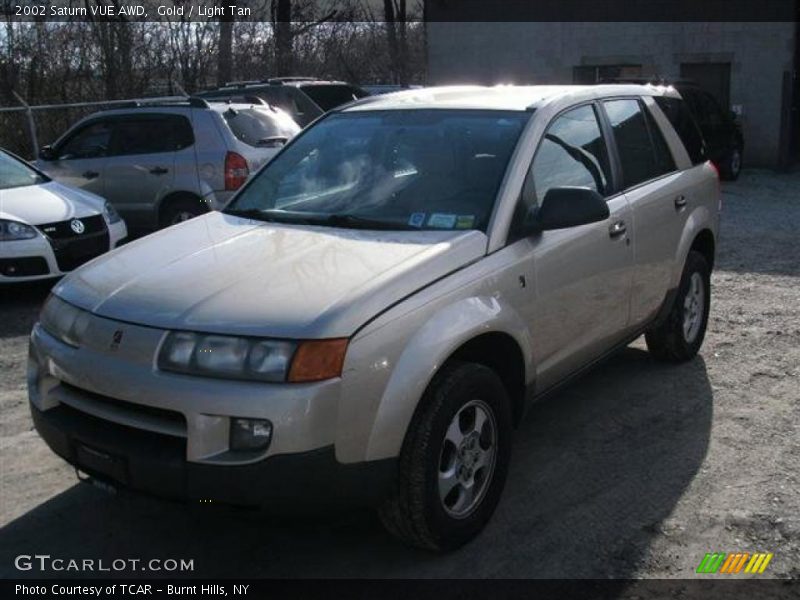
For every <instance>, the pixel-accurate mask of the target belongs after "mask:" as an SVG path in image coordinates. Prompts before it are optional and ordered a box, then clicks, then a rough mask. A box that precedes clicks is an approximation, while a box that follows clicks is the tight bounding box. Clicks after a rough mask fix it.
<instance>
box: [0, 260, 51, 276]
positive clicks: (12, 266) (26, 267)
mask: <svg viewBox="0 0 800 600" xmlns="http://www.w3.org/2000/svg"><path fill="white" fill-rule="evenodd" d="M49 272H50V268H49V267H48V266H47V261H46V260H45V259H44V258H42V257H41V256H20V257H19V258H0V273H2V274H3V275H5V276H6V277H32V276H34V275H47V274H48V273H49Z"/></svg>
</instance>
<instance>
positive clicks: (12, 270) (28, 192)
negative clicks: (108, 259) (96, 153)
mask: <svg viewBox="0 0 800 600" xmlns="http://www.w3.org/2000/svg"><path fill="white" fill-rule="evenodd" d="M127 234H128V232H127V229H126V227H125V223H124V221H123V220H122V219H121V218H120V217H119V215H118V214H117V212H116V211H115V210H114V208H113V207H112V206H111V205H110V204H109V203H108V202H106V201H105V200H104V199H103V198H101V197H99V196H96V195H94V194H90V193H88V192H84V191H82V190H78V189H75V188H71V187H68V186H66V185H62V184H60V183H57V182H55V181H53V180H52V179H50V178H49V177H48V176H47V175H45V174H44V173H42V172H41V171H39V170H38V169H36V168H34V167H33V166H31V165H30V164H28V163H27V162H25V161H24V160H22V159H21V158H19V157H18V156H16V155H14V154H11V153H10V152H6V151H4V150H0V284H3V283H9V282H21V281H33V280H37V279H48V278H51V277H60V276H61V275H63V274H65V273H67V272H69V271H72V270H73V269H75V268H76V267H78V266H80V265H82V264H83V263H85V262H86V261H88V260H91V259H93V258H95V257H96V256H99V255H101V254H103V253H104V252H108V251H109V250H110V249H112V248H115V247H117V245H119V243H120V242H122V240H124V239H125V237H126V236H127Z"/></svg>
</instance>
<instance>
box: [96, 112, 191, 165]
mask: <svg viewBox="0 0 800 600" xmlns="http://www.w3.org/2000/svg"><path fill="white" fill-rule="evenodd" d="M193 143H194V136H193V134H192V126H191V124H190V122H189V120H188V119H187V118H186V117H183V116H181V115H143V116H141V117H134V118H123V119H120V120H119V121H117V122H116V123H115V124H114V134H113V136H112V142H111V148H112V152H111V153H112V154H113V155H115V156H125V155H130V154H159V153H164V152H175V151H176V150H181V149H183V148H186V147H188V146H191V145H192V144H193Z"/></svg>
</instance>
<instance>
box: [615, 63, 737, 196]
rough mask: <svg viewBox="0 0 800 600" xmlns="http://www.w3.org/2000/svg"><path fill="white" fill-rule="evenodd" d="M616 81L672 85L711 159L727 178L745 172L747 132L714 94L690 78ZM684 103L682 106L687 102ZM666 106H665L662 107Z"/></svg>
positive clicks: (723, 176)
mask: <svg viewBox="0 0 800 600" xmlns="http://www.w3.org/2000/svg"><path fill="white" fill-rule="evenodd" d="M613 82H614V83H639V84H647V83H650V84H655V85H669V86H671V87H673V88H675V89H676V90H677V91H678V92H679V93H680V95H681V97H682V98H683V100H684V101H685V102H684V104H685V106H686V107H688V109H689V112H690V113H691V115H692V117H693V118H694V120H695V122H696V123H697V126H698V127H699V128H700V131H701V133H702V135H703V138H704V140H705V150H704V152H705V153H706V154H707V156H708V158H709V159H711V161H712V162H713V163H714V164H715V165H716V166H717V168H718V169H719V172H720V176H721V177H722V178H723V179H728V180H735V179H737V178H738V177H739V173H741V171H742V156H743V154H744V135H743V134H742V127H741V123H740V122H739V118H738V116H737V115H736V113H734V112H733V111H731V110H728V109H727V108H722V107H721V106H720V104H719V102H717V99H716V98H714V96H713V95H712V94H710V93H709V92H707V91H706V90H704V89H703V88H702V87H701V86H699V85H697V84H696V83H695V82H693V81H689V80H683V79H681V80H674V81H671V80H669V79H666V78H662V77H651V78H646V77H645V78H625V79H614V80H613ZM684 104H682V106H683V105H684ZM662 108H664V107H663V106H662Z"/></svg>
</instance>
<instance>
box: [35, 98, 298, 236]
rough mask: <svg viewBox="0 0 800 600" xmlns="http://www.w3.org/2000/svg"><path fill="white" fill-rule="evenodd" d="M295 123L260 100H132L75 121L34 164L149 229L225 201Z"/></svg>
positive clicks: (290, 133) (132, 223)
mask: <svg viewBox="0 0 800 600" xmlns="http://www.w3.org/2000/svg"><path fill="white" fill-rule="evenodd" d="M298 131H299V127H298V126H297V124H296V123H294V121H293V120H292V119H291V117H289V116H288V115H287V114H286V113H285V112H283V111H282V110H280V109H277V108H274V107H270V106H264V105H262V104H260V101H259V103H256V104H254V103H243V104H234V103H224V102H213V103H209V102H207V101H205V100H201V99H189V100H185V101H175V102H166V103H147V102H134V103H131V105H129V106H126V107H123V108H116V109H114V110H107V111H103V112H99V113H96V114H93V115H91V116H89V117H87V118H85V119H83V120H82V121H80V122H78V123H77V124H76V125H75V126H73V127H72V128H71V129H70V130H69V131H67V132H66V133H65V134H64V135H63V136H61V138H59V139H58V141H56V142H55V143H54V144H53V145H52V146H45V147H44V148H42V151H41V153H40V155H39V160H38V161H37V163H36V164H37V166H38V167H39V168H40V169H42V170H43V171H45V172H46V173H47V174H48V175H50V176H51V177H53V178H54V179H56V180H58V181H62V182H64V183H66V184H69V185H72V186H75V187H80V188H82V189H84V190H87V191H90V192H94V193H97V194H100V195H102V196H104V197H105V198H107V199H108V200H109V202H111V203H112V204H113V205H114V207H115V208H116V209H117V210H118V211H119V212H120V214H121V215H122V216H123V217H124V218H125V219H126V221H128V224H129V225H130V226H132V227H137V228H147V229H151V228H157V227H166V226H168V225H172V224H174V223H178V222H180V221H184V220H186V219H190V218H192V217H196V216H197V215H199V214H202V213H204V212H207V211H208V210H209V209H213V210H217V209H219V208H221V207H223V206H224V205H225V203H226V202H227V201H228V200H229V199H230V198H231V197H232V195H233V193H234V192H235V191H236V190H237V189H239V187H241V185H242V184H243V183H244V182H245V181H246V180H247V178H248V176H249V175H250V174H251V173H253V172H255V171H257V170H258V169H259V168H260V167H261V166H262V165H263V164H264V163H266V162H267V161H268V160H269V159H270V158H272V157H273V156H274V155H275V154H276V153H277V152H278V150H279V149H280V147H281V146H282V145H283V144H284V143H285V142H286V141H287V140H288V139H290V138H291V137H292V136H294V135H295V134H296V133H297V132H298Z"/></svg>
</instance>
